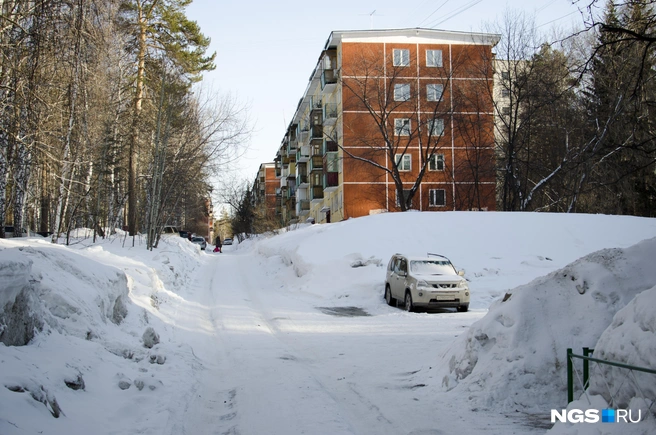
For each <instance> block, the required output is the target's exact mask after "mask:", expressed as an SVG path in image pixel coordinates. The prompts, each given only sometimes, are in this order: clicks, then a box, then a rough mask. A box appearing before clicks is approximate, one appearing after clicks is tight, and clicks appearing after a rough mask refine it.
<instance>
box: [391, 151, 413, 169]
mask: <svg viewBox="0 0 656 435" xmlns="http://www.w3.org/2000/svg"><path fill="white" fill-rule="evenodd" d="M394 161H395V162H396V167H397V168H398V169H399V171H401V172H408V171H410V170H411V169H412V156H411V155H410V154H395V155H394Z"/></svg>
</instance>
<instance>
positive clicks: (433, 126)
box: [427, 119, 444, 136]
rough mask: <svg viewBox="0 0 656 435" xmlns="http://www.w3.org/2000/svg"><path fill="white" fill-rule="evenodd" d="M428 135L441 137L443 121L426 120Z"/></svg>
mask: <svg viewBox="0 0 656 435" xmlns="http://www.w3.org/2000/svg"><path fill="white" fill-rule="evenodd" d="M427 125H428V134H429V135H431V136H442V135H443V134H444V120H443V119H429V120H428V124H427Z"/></svg>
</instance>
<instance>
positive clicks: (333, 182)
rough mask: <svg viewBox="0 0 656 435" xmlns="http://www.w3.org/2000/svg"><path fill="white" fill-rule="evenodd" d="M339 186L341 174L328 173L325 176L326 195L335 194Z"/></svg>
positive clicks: (324, 188) (324, 187)
mask: <svg viewBox="0 0 656 435" xmlns="http://www.w3.org/2000/svg"><path fill="white" fill-rule="evenodd" d="M338 186H339V174H338V173H337V172H327V173H325V174H323V190H324V192H326V193H330V192H334V191H335V190H337V187H338Z"/></svg>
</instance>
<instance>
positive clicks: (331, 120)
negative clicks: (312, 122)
mask: <svg viewBox="0 0 656 435" xmlns="http://www.w3.org/2000/svg"><path fill="white" fill-rule="evenodd" d="M335 122H337V104H336V103H327V104H325V105H324V106H323V125H334V124H335Z"/></svg>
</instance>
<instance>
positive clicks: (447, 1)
mask: <svg viewBox="0 0 656 435" xmlns="http://www.w3.org/2000/svg"><path fill="white" fill-rule="evenodd" d="M447 3H449V0H444V2H443V3H442V4H441V5H439V6H438V7H437V9H435V10H434V11H433V12H431V13H430V15H428V16H427V17H426V18H424V20H423V21H422V22H421V23H419V26H417V27H421V25H422V24H424V23H425V22H426V20H428V19H429V18H430V17H432V16H433V15H435V13H436V12H437V11H439V10H440V9H442V6H444V5H445V4H447Z"/></svg>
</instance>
